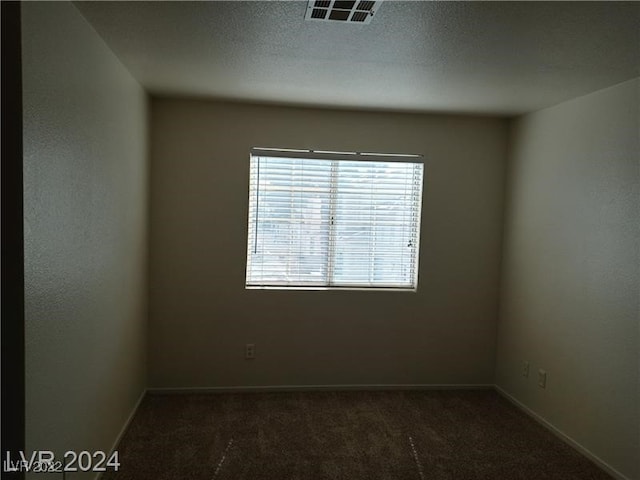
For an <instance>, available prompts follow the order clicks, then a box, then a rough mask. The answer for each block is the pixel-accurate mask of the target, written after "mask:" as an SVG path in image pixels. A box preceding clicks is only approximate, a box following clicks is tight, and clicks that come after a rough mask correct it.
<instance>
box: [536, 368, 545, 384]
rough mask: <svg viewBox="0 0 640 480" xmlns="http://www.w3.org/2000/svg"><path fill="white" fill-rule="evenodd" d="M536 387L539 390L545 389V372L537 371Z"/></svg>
mask: <svg viewBox="0 0 640 480" xmlns="http://www.w3.org/2000/svg"><path fill="white" fill-rule="evenodd" d="M538 386H539V387H540V388H546V387H547V372H545V371H544V370H542V369H540V370H538Z"/></svg>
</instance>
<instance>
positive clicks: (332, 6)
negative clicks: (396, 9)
mask: <svg viewBox="0 0 640 480" xmlns="http://www.w3.org/2000/svg"><path fill="white" fill-rule="evenodd" d="M381 3H382V2H381V1H378V2H371V1H365V0H359V1H358V0H354V1H351V0H309V5H308V7H307V13H306V15H305V19H306V20H312V21H315V22H317V21H320V22H329V21H331V22H342V23H359V24H361V25H362V24H368V23H370V22H371V20H372V19H373V17H374V15H375V14H376V12H377V11H378V9H379V8H380V4H381Z"/></svg>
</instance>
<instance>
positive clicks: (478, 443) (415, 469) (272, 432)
mask: <svg viewBox="0 0 640 480" xmlns="http://www.w3.org/2000/svg"><path fill="white" fill-rule="evenodd" d="M118 450H119V454H120V462H121V467H120V470H119V471H118V472H117V473H115V472H109V473H107V474H106V475H105V476H104V477H103V478H106V479H136V480H144V479H154V480H164V479H172V480H173V479H194V480H200V479H202V480H205V479H206V480H249V479H251V480H260V479H264V480H289V479H290V480H293V479H299V480H321V479H322V480H329V479H344V480H365V479H366V480H371V479H380V480H386V479H388V480H411V479H415V480H449V479H451V480H454V479H455V480H473V479H505V480H510V479H513V480H542V479H557V480H589V479H593V480H599V479H610V478H612V477H610V476H609V475H607V474H606V473H604V472H603V471H602V470H600V469H599V468H598V467H597V466H595V465H594V464H593V463H591V462H590V461H589V460H588V459H586V458H585V457H583V456H581V455H580V454H579V453H577V452H576V451H575V450H573V449H572V448H571V447H569V446H567V445H566V444H564V443H563V442H561V441H560V440H558V439H557V438H556V437H554V436H553V435H552V434H551V433H549V432H548V431H547V430H545V429H544V428H543V427H541V426H540V425H538V424H537V423H536V422H534V421H533V420H532V419H530V418H529V417H527V416H526V415H525V414H523V413H522V412H520V411H519V410H518V409H516V408H515V407H514V406H512V405H511V404H510V403H508V402H507V401H506V400H504V399H503V398H502V397H500V396H499V395H498V394H497V393H495V392H493V391H491V390H482V391H465V390H455V391H420V392H416V391H411V392H409V391H395V392H309V393H245V394H211V395H201V394H199V395H147V396H146V398H145V399H144V400H143V402H142V405H141V406H140V409H139V410H138V412H137V414H136V416H135V418H134V419H133V421H132V423H131V425H130V426H129V429H128V431H127V432H126V433H125V435H124V437H123V439H122V441H121V443H120V445H119V447H118Z"/></svg>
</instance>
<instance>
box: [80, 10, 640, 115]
mask: <svg viewBox="0 0 640 480" xmlns="http://www.w3.org/2000/svg"><path fill="white" fill-rule="evenodd" d="M75 5H76V6H77V7H78V8H79V9H80V11H81V12H82V13H83V14H84V16H85V17H86V18H87V19H88V20H89V22H90V23H91V24H92V25H93V26H94V28H95V29H96V30H97V31H98V33H99V34H100V35H102V37H103V38H104V39H105V41H106V42H107V44H108V45H109V46H110V47H111V48H112V49H113V51H114V52H115V53H116V54H117V55H118V56H119V57H120V59H121V60H122V62H123V63H124V64H125V65H126V66H127V67H128V68H129V70H130V71H131V73H132V74H133V75H134V76H135V77H136V78H137V79H138V80H139V81H140V82H141V83H142V84H143V85H144V86H145V87H147V89H148V90H149V91H151V92H153V93H159V94H180V95H190V96H208V97H215V98H228V99H241V100H250V101H262V102H277V103H285V104H302V105H324V106H334V107H335V106H338V107H348V108H359V109H369V108H374V109H391V110H409V111H459V112H472V113H488V114H517V113H522V112H526V111H532V110H536V109H539V108H543V107H546V106H549V105H553V104H556V103H558V102H561V101H563V100H566V99H569V98H573V97H577V96H579V95H583V94H586V93H589V92H592V91H594V90H597V89H600V88H603V87H607V86H610V85H614V84H616V83H619V82H622V81H624V80H627V79H630V78H633V77H638V76H640V2H621V3H617V2H584V3H583V2H427V1H414V2H400V1H386V2H384V3H383V4H382V6H381V8H380V9H379V11H378V12H377V14H376V16H375V18H373V20H372V22H371V23H370V24H369V25H357V24H343V23H339V22H310V21H305V20H304V16H305V11H306V8H307V2H299V1H287V2H277V1H260V2H243V1H230V2H221V1H208V2H186V1H183V2H137V1H135V2H75Z"/></svg>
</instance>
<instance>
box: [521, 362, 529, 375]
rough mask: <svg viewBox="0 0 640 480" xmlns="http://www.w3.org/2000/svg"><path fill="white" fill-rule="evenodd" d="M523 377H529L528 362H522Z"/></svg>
mask: <svg viewBox="0 0 640 480" xmlns="http://www.w3.org/2000/svg"><path fill="white" fill-rule="evenodd" d="M522 376H523V377H525V378H528V377H529V362H527V361H526V360H525V361H524V362H522Z"/></svg>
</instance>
